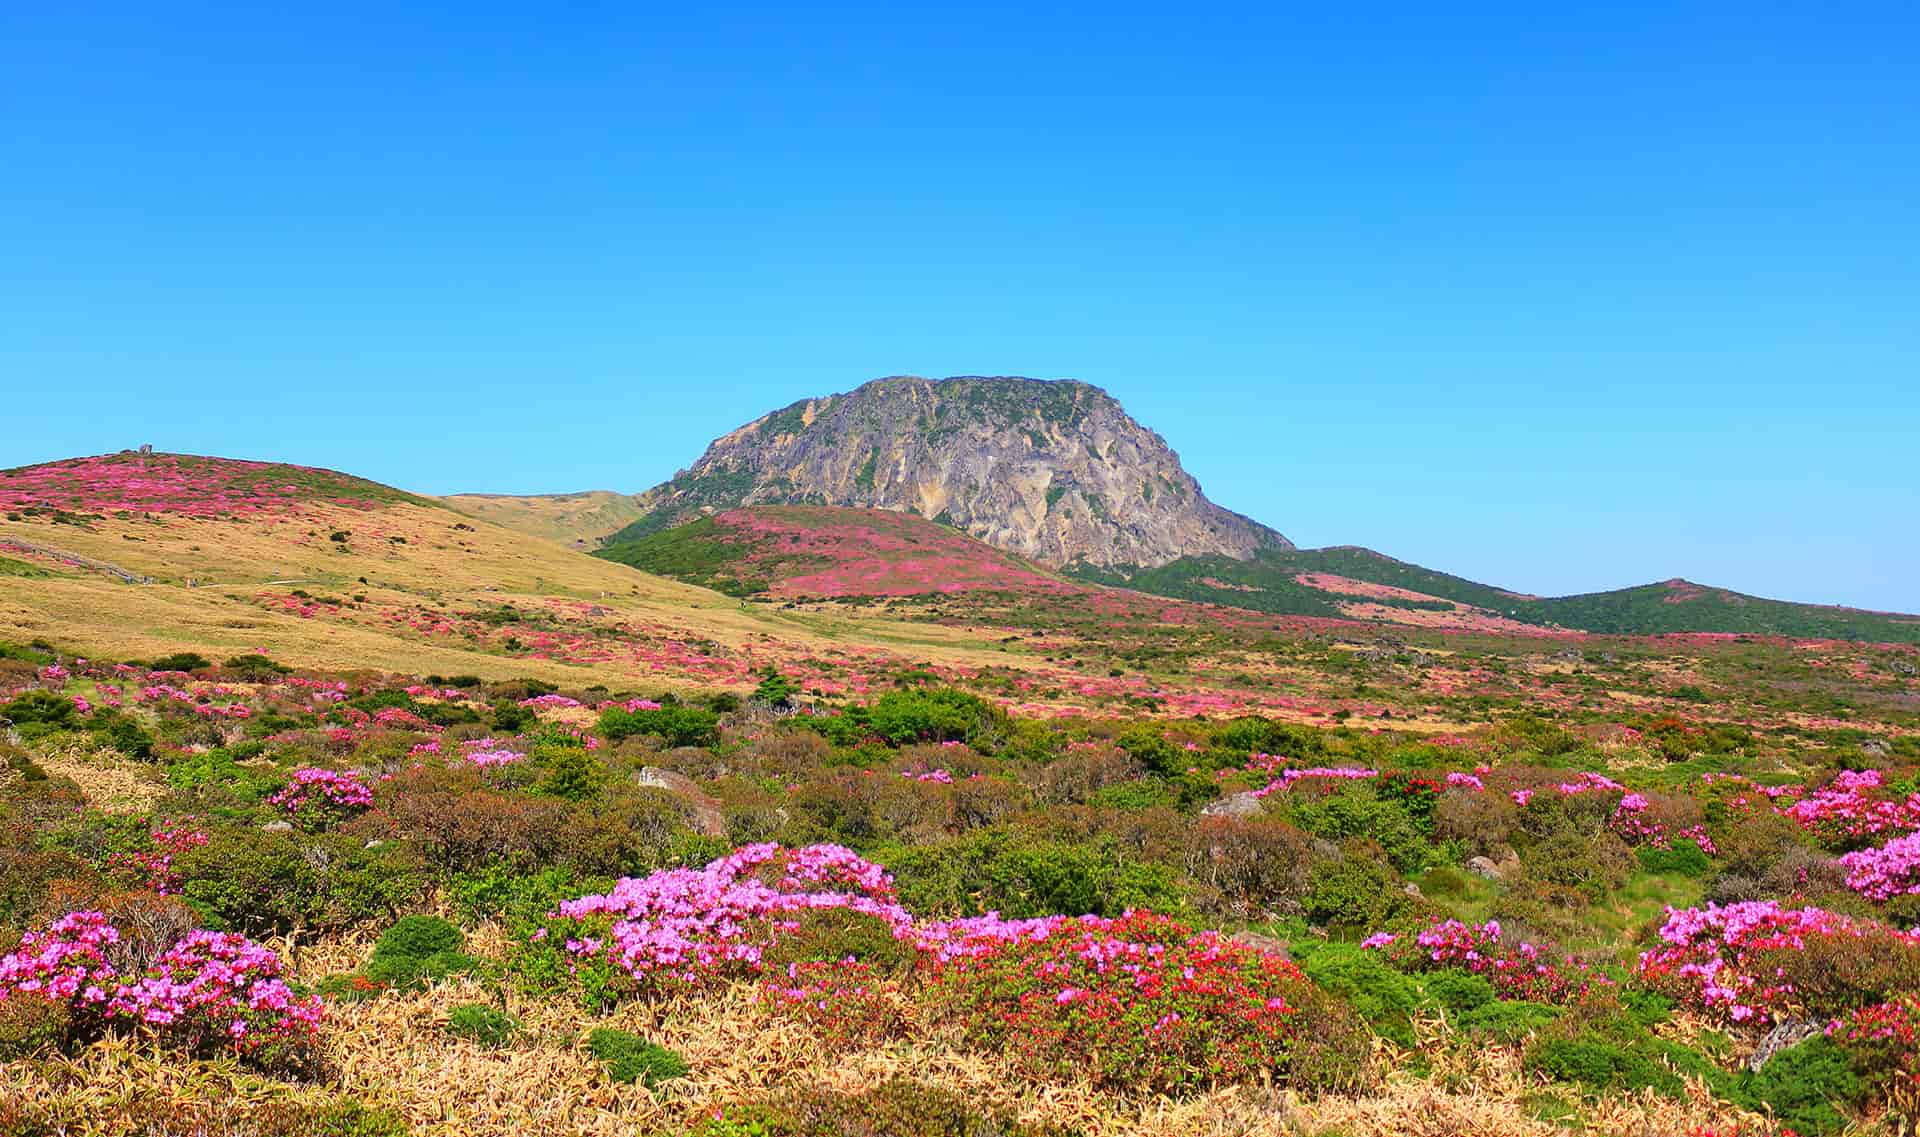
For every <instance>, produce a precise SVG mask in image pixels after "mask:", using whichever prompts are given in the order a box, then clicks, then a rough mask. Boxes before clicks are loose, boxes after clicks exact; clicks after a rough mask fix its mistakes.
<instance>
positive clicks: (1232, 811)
mask: <svg viewBox="0 0 1920 1137" xmlns="http://www.w3.org/2000/svg"><path fill="white" fill-rule="evenodd" d="M1263 808H1265V806H1264V803H1262V802H1261V800H1260V799H1259V798H1257V797H1254V796H1253V791H1252V790H1243V791H1241V792H1240V793H1237V794H1228V795H1227V796H1226V797H1223V798H1220V799H1218V800H1216V801H1210V802H1208V803H1207V804H1206V805H1203V806H1201V807H1200V816H1202V817H1252V816H1253V815H1254V814H1256V813H1259V812H1260V811H1261V809H1263Z"/></svg>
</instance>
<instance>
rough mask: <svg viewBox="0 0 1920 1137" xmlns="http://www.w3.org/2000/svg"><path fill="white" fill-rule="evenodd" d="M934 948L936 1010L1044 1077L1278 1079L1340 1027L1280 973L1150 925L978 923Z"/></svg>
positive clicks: (1161, 1083)
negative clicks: (1309, 1046)
mask: <svg viewBox="0 0 1920 1137" xmlns="http://www.w3.org/2000/svg"><path fill="white" fill-rule="evenodd" d="M945 948H946V950H944V951H943V952H942V955H941V960H940V962H939V963H938V964H936V965H935V967H934V970H933V971H932V973H931V975H930V977H929V980H928V982H929V984H930V987H931V1000H932V1006H933V1008H934V1009H935V1012H936V1013H938V1014H940V1015H943V1016H946V1017H947V1018H949V1019H950V1020H951V1021H953V1022H955V1023H956V1024H957V1025H958V1026H959V1027H960V1029H961V1031H962V1034H963V1037H964V1038H965V1039H966V1040H967V1041H968V1042H969V1043H970V1044H971V1045H974V1046H977V1047H980V1048H982V1049H988V1050H993V1051H996V1052H1004V1053H1008V1054H1011V1055H1014V1056H1015V1057H1016V1058H1017V1059H1018V1060H1019V1061H1020V1062H1021V1063H1022V1064H1023V1065H1025V1066H1026V1067H1028V1068H1029V1069H1030V1070H1031V1071H1033V1072H1034V1073H1036V1074H1039V1075H1041V1076H1051V1077H1071V1078H1076V1079H1081V1078H1084V1079H1090V1080H1091V1081H1093V1082H1094V1083H1095V1084H1097V1085H1103V1086H1113V1087H1143V1088H1152V1089H1156V1090H1160V1091H1163V1092H1172V1091H1178V1090H1183V1089H1192V1088H1196V1087H1202V1086H1208V1085H1216V1084H1225V1083H1230V1082H1236V1081H1243V1080H1246V1079H1248V1078H1251V1077H1255V1076H1258V1075H1259V1073H1260V1072H1262V1071H1272V1070H1278V1071H1280V1072H1282V1073H1283V1074H1284V1073H1288V1072H1290V1070H1291V1067H1292V1065H1293V1062H1294V1060H1295V1059H1296V1057H1297V1052H1298V1051H1299V1049H1300V1048H1301V1047H1302V1045H1303V1042H1304V1041H1305V1038H1306V1036H1307V1035H1309V1034H1310V1033H1311V1032H1315V1031H1319V1032H1323V1033H1324V1034H1325V1035H1326V1036H1327V1037H1328V1038H1329V1039H1331V1038H1334V1037H1336V1036H1340V1035H1343V1034H1344V1033H1345V1032H1344V1031H1342V1030H1341V1029H1340V1027H1341V1026H1342V1025H1347V1024H1341V1023H1339V1022H1338V1021H1337V1020H1336V1019H1335V1018H1334V1009H1333V1008H1332V1007H1331V1006H1330V1005H1327V1004H1325V1003H1324V1002H1322V1001H1321V1000H1320V998H1319V997H1318V996H1317V993H1316V992H1315V991H1314V989H1313V986H1312V984H1311V983H1310V982H1308V980H1307V979H1306V977H1305V976H1304V975H1303V974H1302V973H1301V972H1300V970H1299V969H1298V968H1297V967H1295V966H1294V965H1293V963H1291V962H1290V961H1288V960H1285V959H1282V958H1281V957H1279V956H1277V955H1271V954H1268V953H1265V952H1262V951H1259V950H1257V949H1254V948H1252V947H1248V946H1246V945H1243V944H1239V943H1236V942H1234V941H1232V940H1229V939H1226V938H1225V937H1223V936H1221V935H1220V934H1218V933H1217V932H1200V933H1197V934H1196V933H1194V932H1193V931H1192V930H1191V929H1189V928H1187V927H1186V926H1185V925H1182V924H1180V923H1178V922H1176V921H1173V920H1170V919H1167V918H1166V917H1163V916H1156V915H1152V914H1150V913H1144V912H1134V913H1129V914H1128V915H1125V916H1122V917H1120V918H1118V919H1105V918H1102V917H1097V916H1083V917H1079V918H1054V919H1047V920H1034V921H1016V922H1013V923H1011V924H1005V923H999V924H996V923H993V922H988V923H976V924H975V925H974V926H973V927H972V928H971V929H970V930H969V931H967V932H966V933H964V934H961V935H959V936H957V937H955V938H953V939H950V940H949V941H948V943H947V944H946V945H945ZM1348 1058H1349V1060H1350V1062H1351V1063H1352V1064H1353V1065H1354V1066H1355V1067H1357V1066H1358V1064H1359V1063H1360V1061H1361V1060H1362V1058H1363V1052H1362V1054H1359V1055H1356V1054H1349V1055H1348ZM1353 1073H1354V1072H1353V1071H1351V1070H1350V1071H1349V1072H1348V1074H1347V1076H1353Z"/></svg>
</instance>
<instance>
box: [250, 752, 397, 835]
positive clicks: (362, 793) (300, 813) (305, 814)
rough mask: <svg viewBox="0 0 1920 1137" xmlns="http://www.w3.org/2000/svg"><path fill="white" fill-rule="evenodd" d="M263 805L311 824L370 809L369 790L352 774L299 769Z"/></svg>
mask: <svg viewBox="0 0 1920 1137" xmlns="http://www.w3.org/2000/svg"><path fill="white" fill-rule="evenodd" d="M267 804H268V805H271V806H275V807H277V808H279V809H281V810H284V811H285V812H286V813H287V814H288V815H289V816H291V817H293V818H295V819H297V820H301V821H306V822H310V823H314V824H326V823H329V822H333V821H339V820H342V819H344V818H347V817H351V816H353V815H354V814H356V813H360V812H363V811H365V810H367V809H370V808H372V806H373V790H372V789H371V788H370V787H368V785H367V784H366V783H365V782H363V781H362V780H361V779H360V775H359V774H358V773H355V772H353V771H340V770H329V769H326V768H324V767H321V766H302V767H301V768H300V769H298V770H295V771H294V772H293V776H292V777H291V778H289V779H288V781H287V784H286V787H285V788H284V789H281V790H280V791H279V792H278V793H275V794H274V795H273V796H272V797H269V798H268V799H267Z"/></svg>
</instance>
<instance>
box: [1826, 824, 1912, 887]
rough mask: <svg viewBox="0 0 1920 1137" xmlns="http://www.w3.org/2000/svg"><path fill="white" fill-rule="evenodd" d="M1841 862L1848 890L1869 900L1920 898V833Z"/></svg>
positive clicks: (1853, 853)
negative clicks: (1904, 897)
mask: <svg viewBox="0 0 1920 1137" xmlns="http://www.w3.org/2000/svg"><path fill="white" fill-rule="evenodd" d="M1840 863H1841V864H1842V865H1843V866H1845V868H1846V870H1847V887H1848V888H1851V889H1853V890H1854V891H1855V892H1858V893H1859V894H1860V895H1862V896H1865V897H1867V898H1868V899H1869V900H1879V901H1887V900H1891V899H1893V898H1894V897H1896V896H1917V895H1920V833H1916V834H1914V835H1912V836H1908V837H1895V838H1894V839H1893V840H1891V841H1888V842H1887V843H1886V844H1884V845H1882V846H1880V847H1879V848H1877V849H1859V850H1856V851H1854V852H1851V853H1847V854H1845V855H1844V856H1842V857H1841V858H1840Z"/></svg>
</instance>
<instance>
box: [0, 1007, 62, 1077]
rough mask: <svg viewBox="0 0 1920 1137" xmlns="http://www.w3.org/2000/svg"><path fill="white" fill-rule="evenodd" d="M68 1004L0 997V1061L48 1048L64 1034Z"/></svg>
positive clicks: (27, 1056)
mask: <svg viewBox="0 0 1920 1137" xmlns="http://www.w3.org/2000/svg"><path fill="white" fill-rule="evenodd" d="M71 1019H72V1016H71V1014H70V1013H69V1011H68V1009H67V1004H65V1003H56V1002H53V1001H52V1000H48V999H33V998H14V999H0V1062H13V1061H16V1060H18V1059H22V1058H29V1057H32V1056H33V1055H35V1054H38V1053H41V1052H43V1051H47V1050H51V1049H53V1048H54V1047H56V1046H58V1045H60V1043H62V1042H63V1041H65V1040H66V1038H67V1033H68V1027H69V1026H70V1025H71Z"/></svg>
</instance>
